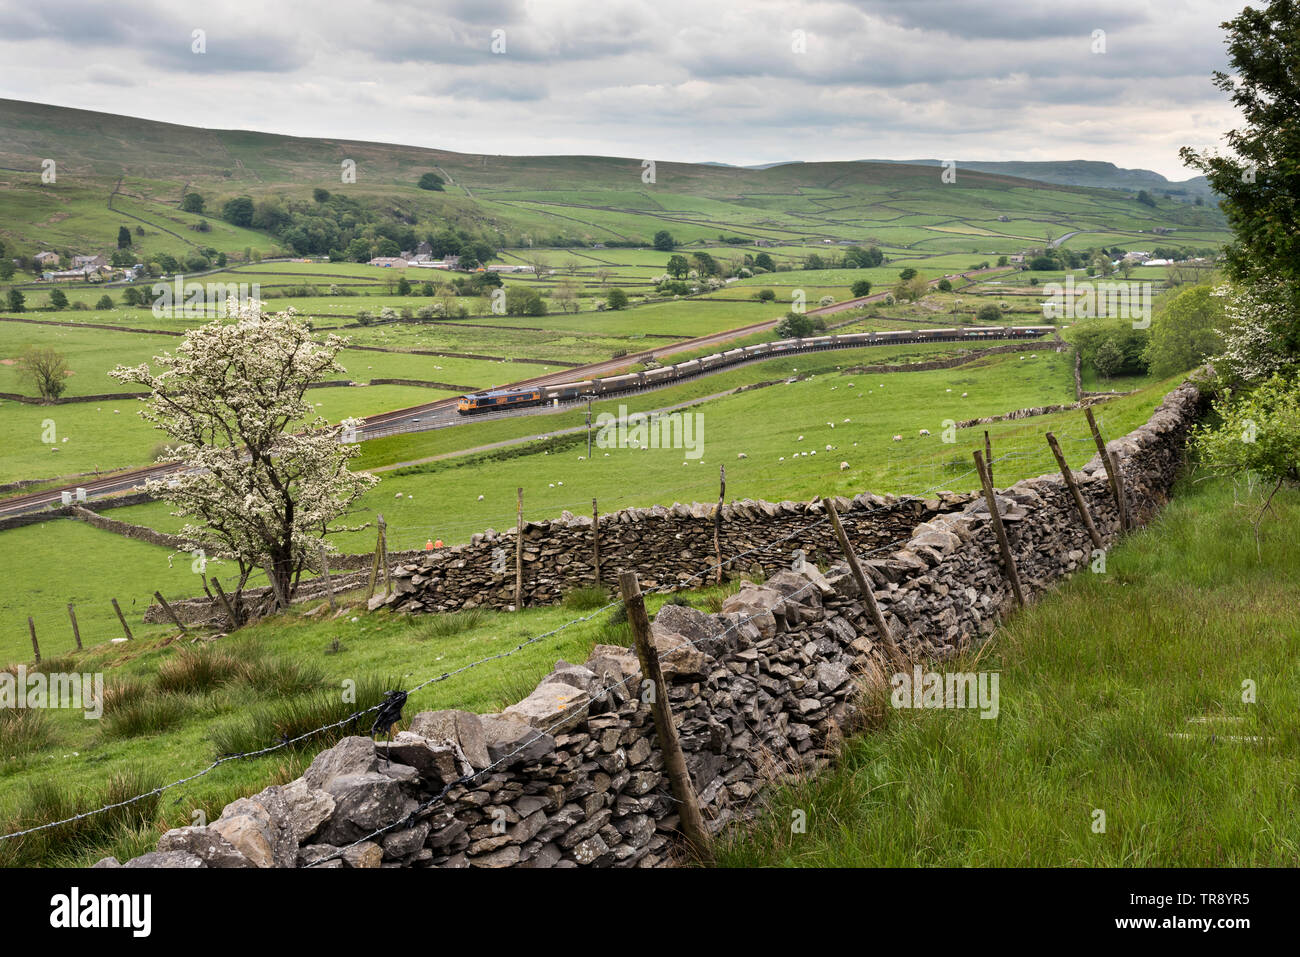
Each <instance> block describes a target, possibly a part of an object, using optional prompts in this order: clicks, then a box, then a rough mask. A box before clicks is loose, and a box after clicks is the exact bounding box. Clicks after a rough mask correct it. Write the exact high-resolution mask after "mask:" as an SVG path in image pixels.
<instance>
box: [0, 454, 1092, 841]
mask: <svg viewBox="0 0 1300 957" xmlns="http://www.w3.org/2000/svg"><path fill="white" fill-rule="evenodd" d="M1038 439H1039V440H1040V441H1037V442H1036V443H1035V444H1034V445H1033V446H1032V447H1031V445H1030V443H1029V442H1028V441H1018V442H1016V443H1015V444H1014V445H1013V447H1011V448H1005V446H1006V444H1007V439H1006V437H1005V436H1003V437H1001V438H1000V439H999V448H1000V449H1001V452H1000V454H999V455H997V456H996V457H995V458H993V459H992V461H991V465H993V466H995V467H996V466H1001V465H1003V464H1005V463H1008V462H1013V461H1014V462H1017V463H1019V465H1020V468H1019V469H1018V470H1017V474H1019V473H1020V472H1024V471H1025V469H1026V468H1028V466H1029V465H1030V464H1031V463H1037V462H1038V461H1040V459H1041V460H1046V459H1048V458H1050V457H1051V453H1050V450H1047V449H1046V443H1043V442H1041V437H1038ZM1058 440H1059V441H1061V442H1062V444H1063V445H1068V446H1069V447H1071V448H1074V449H1078V447H1079V446H1080V445H1082V444H1085V443H1090V442H1091V441H1092V438H1091V435H1089V436H1087V437H1083V436H1075V435H1071V434H1069V433H1068V432H1064V433H1061V434H1060V435H1058ZM956 452H957V450H955V449H954V450H953V452H952V453H944V454H942V455H939V456H932V457H929V458H928V460H925V461H922V462H915V461H914V464H915V466H916V467H914V468H912V469H910V470H909V471H907V472H906V473H903V474H905V475H906V476H907V477H908V478H917V479H922V477H926V476H928V478H929V479H935V478H936V477H938V475H939V472H940V471H951V469H952V465H953V462H954V461H955V459H954V455H955V454H956ZM1089 457H1090V456H1089ZM927 466H928V467H927ZM975 471H976V470H975V469H974V468H973V467H972V468H970V469H968V470H966V471H964V472H961V473H960V474H957V475H944V476H943V480H942V481H936V482H934V484H932V485H929V486H926V487H920V486H921V484H922V483H921V482H917V484H916V485H913V486H912V487H913V488H914V489H917V488H919V491H915V492H913V493H911V494H913V495H917V496H924V495H928V494H930V493H931V492H935V491H937V490H939V489H947V488H950V487H951V486H952V485H954V484H955V483H957V482H959V481H963V480H965V479H966V478H968V477H970V476H972V475H974V474H975ZM1001 471H1002V470H1001V469H1000V468H998V469H997V472H998V473H1000V472H1001ZM1048 471H1055V467H1054V462H1053V463H1052V464H1051V465H1050V466H1048V467H1045V468H1043V469H1042V470H1041V472H1048ZM831 474H834V473H831ZM995 474H997V473H995ZM1032 474H1040V473H1038V472H1035V473H1032ZM1019 477H1024V476H1023V475H1020V476H1019ZM1005 484H1011V483H1009V482H1005V483H1004V487H1005ZM704 485H705V483H704V482H699V483H697V482H691V483H688V484H687V485H685V486H681V487H679V488H678V489H676V490H674V492H677V491H684V490H688V489H690V490H694V489H696V488H702V487H703V486H704ZM707 485H708V486H709V487H710V488H713V487H716V485H715V484H714V482H713V480H712V478H710V480H709V481H708V483H707ZM633 496H635V493H634V492H628V493H626V496H625V497H628V498H630V497H633ZM583 502H584V503H589V502H590V499H583ZM574 504H577V503H576V502H575V503H574ZM828 522H829V518H827V517H820V518H818V519H816V520H814V521H811V522H808V523H806V524H804V525H801V526H800V527H798V528H796V529H793V530H792V531H789V532H787V533H785V534H783V535H781V536H780V537H778V538H776V539H774V540H772V541H769V542H766V543H764V544H761V545H757V546H754V547H752V548H748V549H745V550H743V551H741V552H738V553H736V554H733V555H730V556H728V557H726V558H724V559H722V561H721V562H716V563H713V564H710V565H708V566H706V567H705V568H703V569H702V570H701V571H699V572H696V573H694V574H691V575H689V576H686V577H685V578H680V579H679V580H677V581H676V582H674V583H671V584H664V585H662V586H660V587H659V588H656V589H654V590H652V591H651V592H648V593H647V594H656V593H664V592H668V591H673V590H677V589H680V588H684V587H686V586H688V585H690V584H691V583H692V582H696V581H707V580H708V576H710V575H711V574H712V573H715V572H716V571H717V570H718V568H719V567H736V565H737V563H738V562H739V561H740V560H741V559H743V558H746V557H748V556H750V555H753V554H756V553H758V552H763V551H768V550H770V549H772V548H775V547H776V546H778V545H780V544H783V543H784V542H787V541H789V540H790V539H791V538H794V537H797V536H800V535H803V534H806V533H807V532H809V531H811V530H813V529H815V528H817V527H819V526H821V525H823V524H826V523H828ZM391 531H392V529H391V528H390V532H391ZM906 541H907V539H906V538H901V539H898V540H895V541H892V542H890V543H888V544H886V545H883V546H879V547H877V548H875V549H872V550H871V551H868V552H864V553H860V555H861V556H862V557H866V556H868V555H874V554H879V553H881V552H884V551H888V550H891V549H896V548H898V547H899V546H901V545H902V544H904V543H905V542H906ZM812 584H813V583H811V582H810V583H809V585H808V586H805V588H807V587H812ZM801 590H802V589H801ZM791 597H793V596H791ZM619 604H621V602H620V601H619V600H613V601H610V602H608V603H606V604H604V605H603V606H601V607H599V608H597V609H595V610H594V611H591V612H590V613H589V614H585V615H579V616H576V617H574V618H572V619H570V620H568V621H566V622H564V623H563V624H561V625H559V626H557V627H555V628H552V629H549V630H547V631H544V632H541V633H539V634H537V635H533V636H531V637H529V638H527V639H525V640H523V641H521V642H519V643H518V644H516V645H515V646H514V647H512V648H510V649H508V650H506V651H502V652H497V653H494V654H490V655H484V656H482V657H480V658H477V659H475V660H473V661H470V662H467V663H466V664H464V665H462V666H460V667H458V668H455V669H452V670H449V671H444V672H441V673H439V674H436V675H431V676H429V677H427V678H425V679H424V680H422V681H420V682H418V683H417V684H415V685H414V686H413V687H412V688H411V689H410V690H409V691H407V692H406V694H407V695H408V696H409V695H411V694H414V693H416V692H418V691H421V690H424V689H425V688H428V687H430V686H432V685H435V684H439V683H441V682H445V681H449V680H451V679H452V678H454V677H456V676H458V675H462V674H465V673H466V672H469V671H471V670H473V669H475V668H479V667H483V666H485V665H487V664H489V663H492V662H497V661H501V660H504V659H507V658H510V657H512V656H513V655H515V654H518V653H519V652H520V651H522V650H523V649H524V648H527V647H531V646H534V645H537V644H539V643H541V642H543V641H545V640H547V639H548V638H552V637H554V636H556V635H558V634H560V633H561V632H563V631H565V630H567V629H569V628H571V627H574V626H575V625H579V624H583V623H587V622H590V621H592V620H594V619H595V618H597V617H598V616H600V615H602V614H604V613H605V612H608V611H610V610H611V609H612V608H614V607H615V606H617V605H619ZM743 623H744V621H737V622H734V623H733V624H732V625H731V626H729V628H728V629H727V631H730V630H732V629H734V628H736V627H739V626H740V625H741V624H743ZM118 624H119V626H120V625H121V622H118ZM101 631H102V624H101V623H100V621H99V620H98V618H94V619H92V623H91V630H90V631H89V632H88V633H86V634H83V642H85V640H86V638H87V637H88V636H89V635H97V634H99V633H101ZM686 643H687V644H692V645H693V644H694V642H686ZM627 680H628V679H627V678H625V679H623V680H622V681H620V682H617V683H615V684H614V685H612V686H610V687H609V688H606V689H604V691H603V692H602V693H608V692H610V691H613V690H615V689H616V688H617V687H619V686H620V685H622V684H624V683H625V682H626V681H627ZM384 706H385V703H384V702H381V703H379V704H376V705H373V706H371V707H369V708H366V709H363V710H360V711H358V712H356V713H354V714H352V715H349V716H348V717H346V718H343V719H341V720H337V721H333V722H330V723H327V724H324V725H322V726H320V727H318V728H314V729H312V730H309V731H306V732H303V733H301V734H298V735H296V736H295V737H292V738H288V739H283V740H280V741H277V742H275V743H273V744H269V745H267V746H266V747H263V748H258V749H255V750H250V751H243V752H238V753H234V754H226V755H220V756H218V757H217V758H215V759H214V760H213V761H211V762H210V763H209V764H208V765H206V766H205V767H203V768H201V769H199V770H198V771H195V772H194V773H192V774H188V775H185V776H183V777H180V778H178V779H176V780H173V781H171V782H168V783H165V784H162V785H159V786H158V787H155V788H152V789H149V790H147V791H144V792H142V793H140V794H137V795H134V796H132V797H129V798H126V799H123V800H120V801H116V802H113V803H110V804H106V805H104V806H102V807H99V808H96V809H93V810H88V811H84V812H81V813H78V814H75V815H72V816H69V817H67V818H64V819H61V820H57V821H51V822H47V823H43V824H39V825H34V826H32V827H28V828H24V829H20V830H16V831H13V832H11V833H8V834H4V835H0V841H7V840H12V839H15V838H20V837H23V836H26V835H30V834H34V833H37V832H40V831H45V830H49V829H52V828H56V827H61V826H64V825H68V824H72V823H75V822H78V821H81V820H84V819H86V818H89V817H93V816H95V815H98V814H103V813H106V812H109V811H112V810H116V809H118V808H122V807H125V806H128V805H130V804H134V803H137V802H139V801H142V800H145V799H146V798H150V797H154V796H157V795H161V794H163V793H165V792H167V791H170V790H174V789H176V788H179V787H182V786H184V785H186V784H189V783H192V782H194V781H196V780H198V779H200V778H203V777H205V776H207V775H209V774H211V773H213V772H215V771H216V770H217V769H218V768H220V767H222V766H223V765H225V764H229V763H231V762H234V761H240V760H246V759H250V758H256V757H262V756H265V755H268V754H272V753H275V752H278V751H281V750H283V749H285V748H290V747H293V746H295V745H297V744H300V743H302V742H304V741H306V740H308V739H310V738H312V737H315V736H318V735H320V734H322V733H325V732H328V731H333V730H336V729H338V728H340V727H344V726H347V725H355V724H356V722H358V721H359V720H360V719H361V718H363V717H364V716H365V715H367V714H371V713H374V712H377V711H378V710H379V709H380V708H382V707H384ZM372 731H373V729H372ZM546 733H547V732H546V731H539V732H538V734H537V735H535V736H534V737H533V738H532V739H530V741H527V742H525V743H524V744H522V745H520V746H519V747H518V748H517V749H516V750H515V751H513V752H511V754H507V755H504V756H502V757H501V758H499V759H498V760H497V761H495V762H493V763H492V765H490V766H489V767H488V768H485V769H482V770H479V771H474V772H473V773H466V774H463V775H461V776H460V777H459V778H457V779H456V780H454V781H452V782H448V783H446V784H445V785H444V786H443V787H442V789H441V790H440V791H439V793H438V794H437V795H435V796H434V797H433V798H431V799H430V800H429V801H426V802H424V803H423V804H422V805H421V806H420V807H419V808H417V810H416V811H415V812H412V816H413V815H414V814H418V813H422V812H423V811H425V810H427V809H428V808H430V807H432V806H433V805H434V804H436V803H437V802H438V801H441V800H443V799H444V798H445V797H446V795H447V794H448V793H449V792H450V791H451V789H452V788H454V787H455V786H457V785H460V784H465V783H468V782H470V781H472V780H474V779H476V778H478V777H480V776H482V775H483V774H485V773H487V772H488V771H490V770H491V769H492V768H493V767H496V766H499V765H500V764H501V763H503V762H504V761H506V760H507V759H508V758H510V757H512V756H513V755H514V754H516V753H518V752H519V751H521V750H523V749H524V748H526V747H527V746H528V744H530V743H531V742H532V740H536V739H537V738H539V737H541V736H542V735H544V734H546ZM412 816H408V817H407V818H405V819H404V820H410V819H411V817H412ZM401 823H402V822H401V821H398V822H394V823H393V824H390V825H388V826H387V827H385V828H382V829H380V830H377V831H375V832H374V833H372V834H371V835H368V836H367V837H365V838H361V839H359V840H358V841H356V842H354V843H353V844H350V845H348V846H347V847H345V848H340V849H339V850H338V851H337V852H335V854H333V855H331V856H330V857H328V858H322V859H321V860H317V861H313V862H311V864H312V866H314V865H317V864H320V863H324V862H325V861H327V860H332V859H335V858H337V857H339V856H341V855H342V853H343V852H344V851H345V850H347V849H348V848H351V847H354V846H356V845H357V844H360V843H363V842H365V841H366V840H368V839H370V838H372V837H375V836H378V835H380V834H383V833H385V832H387V831H389V830H392V829H393V828H394V827H397V826H399V824H401Z"/></svg>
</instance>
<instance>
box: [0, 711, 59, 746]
mask: <svg viewBox="0 0 1300 957" xmlns="http://www.w3.org/2000/svg"><path fill="white" fill-rule="evenodd" d="M54 740H55V736H54V728H53V727H52V726H51V724H50V716H49V714H48V713H47V712H46V711H43V710H41V709H38V708H0V758H21V757H23V756H24V755H26V754H30V753H31V752H33V751H39V750H40V749H41V748H46V747H49V746H50V745H51V744H53V743H54Z"/></svg>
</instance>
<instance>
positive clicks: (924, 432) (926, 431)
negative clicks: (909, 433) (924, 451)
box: [921, 429, 930, 435]
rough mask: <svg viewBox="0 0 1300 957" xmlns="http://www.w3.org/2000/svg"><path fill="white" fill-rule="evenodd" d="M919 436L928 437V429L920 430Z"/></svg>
mask: <svg viewBox="0 0 1300 957" xmlns="http://www.w3.org/2000/svg"><path fill="white" fill-rule="evenodd" d="M921 434H922V435H929V434H930V430H929V429H922V430H921Z"/></svg>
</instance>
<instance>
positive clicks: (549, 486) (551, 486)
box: [546, 482, 555, 488]
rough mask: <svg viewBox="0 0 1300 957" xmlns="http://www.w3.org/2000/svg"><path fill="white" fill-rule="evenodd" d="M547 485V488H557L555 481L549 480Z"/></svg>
mask: <svg viewBox="0 0 1300 957" xmlns="http://www.w3.org/2000/svg"><path fill="white" fill-rule="evenodd" d="M546 487H547V488H555V483H554V482H548V483H547V485H546Z"/></svg>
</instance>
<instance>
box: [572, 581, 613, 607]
mask: <svg viewBox="0 0 1300 957" xmlns="http://www.w3.org/2000/svg"><path fill="white" fill-rule="evenodd" d="M608 604H609V592H607V591H606V590H605V589H604V588H601V587H598V586H596V585H590V586H587V587H583V588H575V589H573V590H572V591H570V592H568V593H566V594H565V596H564V607H565V608H568V609H570V610H572V611H592V610H593V609H596V608H601V607H603V606H604V605H608Z"/></svg>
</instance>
